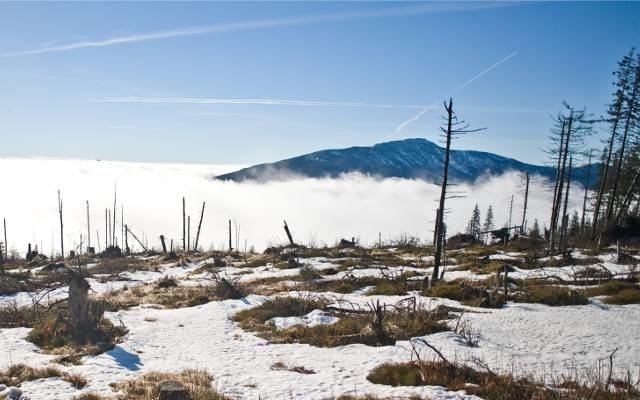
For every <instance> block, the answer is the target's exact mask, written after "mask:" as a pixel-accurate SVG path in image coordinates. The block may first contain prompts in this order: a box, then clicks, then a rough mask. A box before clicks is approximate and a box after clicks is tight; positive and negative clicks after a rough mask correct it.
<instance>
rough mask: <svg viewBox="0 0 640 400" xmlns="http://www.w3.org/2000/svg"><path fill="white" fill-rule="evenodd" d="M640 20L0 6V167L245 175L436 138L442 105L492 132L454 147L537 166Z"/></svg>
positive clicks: (562, 14)
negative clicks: (177, 166)
mask: <svg viewBox="0 0 640 400" xmlns="http://www.w3.org/2000/svg"><path fill="white" fill-rule="evenodd" d="M639 17H640V3H631V2H628V3H610V2H607V3H595V2H592V3H575V2H574V3H480V2H474V3H425V2H422V3H409V2H375V3H366V2H345V3H339V2H317V3H309V2H306V3H302V2H297V3H291V2H275V3H269V2H236V3H221V2H214V3H167V2H162V3H150V2H140V3H121V2H119V3H74V2H67V3H0V138H2V140H1V142H2V143H1V144H0V155H1V156H54V157H77V158H89V159H93V158H100V159H114V160H131V161H158V162H159V161H167V162H199V163H200V162H203V163H236V164H251V163H257V162H265V161H274V160H276V159H281V158H287V157H291V156H295V155H298V154H301V153H306V152H310V151H314V150H320V149H325V148H341V147H348V146H352V145H371V144H374V143H378V142H384V141H388V140H395V139H403V138H409V137H424V138H427V139H430V140H436V139H437V135H438V125H439V124H440V122H441V120H440V115H441V114H442V106H441V104H442V100H444V99H445V98H447V97H448V96H450V95H453V97H454V106H455V107H456V108H457V111H458V116H459V117H460V118H462V119H465V120H467V121H468V122H470V123H472V125H473V126H474V127H486V128H487V130H486V131H485V132H482V133H477V134H474V135H471V136H468V137H465V138H463V139H460V140H458V141H457V142H456V143H455V147H456V148H466V149H477V150H483V151H491V152H495V153H499V154H503V155H508V156H512V157H515V158H518V159H521V160H523V161H527V162H533V163H541V162H543V161H544V160H545V155H544V153H543V152H542V151H541V148H543V147H545V141H546V138H547V135H548V132H549V128H550V126H551V121H550V117H549V114H550V113H555V112H556V111H557V110H559V109H560V105H561V101H562V100H566V101H568V102H569V103H571V104H572V105H574V106H576V107H581V106H586V107H587V109H588V110H590V111H592V112H594V113H595V114H597V115H599V114H602V113H603V111H604V106H605V104H606V103H607V102H608V101H609V100H610V93H611V92H612V89H613V88H612V86H611V81H612V76H611V73H612V71H613V70H614V69H615V66H616V61H617V60H618V59H619V58H620V57H621V56H622V55H623V54H624V53H626V52H627V51H628V50H629V49H630V48H631V47H632V46H634V45H635V46H639V45H640V24H638V18H639ZM461 86H464V87H462V88H461ZM434 105H435V108H430V107H431V106H434ZM422 107H428V108H427V109H426V111H424V109H423V108H422ZM423 111H424V112H423ZM417 114H420V117H419V118H414V117H415V116H416V115H417ZM407 121H409V123H406V122H407ZM405 123H406V124H405ZM598 138H599V137H598V136H595V137H594V138H592V140H591V142H592V143H594V144H596V145H597V144H598ZM598 146H599V145H598Z"/></svg>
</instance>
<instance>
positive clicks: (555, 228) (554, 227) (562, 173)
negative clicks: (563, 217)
mask: <svg viewBox="0 0 640 400" xmlns="http://www.w3.org/2000/svg"><path fill="white" fill-rule="evenodd" d="M572 124H573V114H572V113H570V114H569V122H568V123H567V132H566V139H565V144H564V150H563V151H562V165H561V167H560V183H559V184H558V197H557V202H556V210H555V218H554V220H553V224H552V229H551V231H550V235H551V243H550V247H551V250H552V251H553V249H554V246H555V244H556V243H555V242H556V238H557V237H556V236H557V234H558V219H559V218H560V207H561V206H562V190H563V188H564V179H565V170H566V166H567V156H568V155H569V143H570V141H571V125H572Z"/></svg>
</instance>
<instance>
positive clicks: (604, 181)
mask: <svg viewBox="0 0 640 400" xmlns="http://www.w3.org/2000/svg"><path fill="white" fill-rule="evenodd" d="M623 100H624V86H623V88H622V90H621V91H620V93H619V94H618V99H617V101H616V107H615V118H614V120H613V127H612V128H611V137H610V138H609V148H608V150H607V158H606V161H605V163H604V166H603V168H604V169H603V171H602V174H601V177H600V188H599V189H598V195H597V197H596V204H595V207H594V209H593V223H592V226H591V237H592V238H595V236H596V231H597V230H598V217H599V214H600V207H602V198H603V196H604V192H605V190H606V187H607V179H608V178H609V164H611V154H612V153H613V143H614V142H615V138H616V131H617V129H618V123H619V122H620V110H621V109H622V102H623Z"/></svg>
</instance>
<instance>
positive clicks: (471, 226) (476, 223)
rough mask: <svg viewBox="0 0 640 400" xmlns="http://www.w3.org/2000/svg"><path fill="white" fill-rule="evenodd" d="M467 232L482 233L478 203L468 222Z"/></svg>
mask: <svg viewBox="0 0 640 400" xmlns="http://www.w3.org/2000/svg"><path fill="white" fill-rule="evenodd" d="M467 233H468V234H469V235H474V236H477V235H478V234H479V233H480V207H478V204H477V203H476V205H475V207H474V208H473V212H472V214H471V219H470V220H469V223H468V224H467Z"/></svg>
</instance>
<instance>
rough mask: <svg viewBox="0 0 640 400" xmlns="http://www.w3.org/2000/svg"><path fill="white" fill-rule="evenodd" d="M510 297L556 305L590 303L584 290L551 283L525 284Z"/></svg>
mask: <svg viewBox="0 0 640 400" xmlns="http://www.w3.org/2000/svg"><path fill="white" fill-rule="evenodd" d="M510 299H512V300H513V301H515V302H518V303H540V304H545V305H548V306H554V307H556V306H575V305H585V304H588V303H589V298H588V297H587V296H585V295H584V293H583V292H582V291H579V290H573V289H569V288H566V287H561V286H549V285H524V286H523V287H522V288H520V289H519V290H518V291H517V292H516V293H514V294H513V296H511V297H510Z"/></svg>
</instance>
